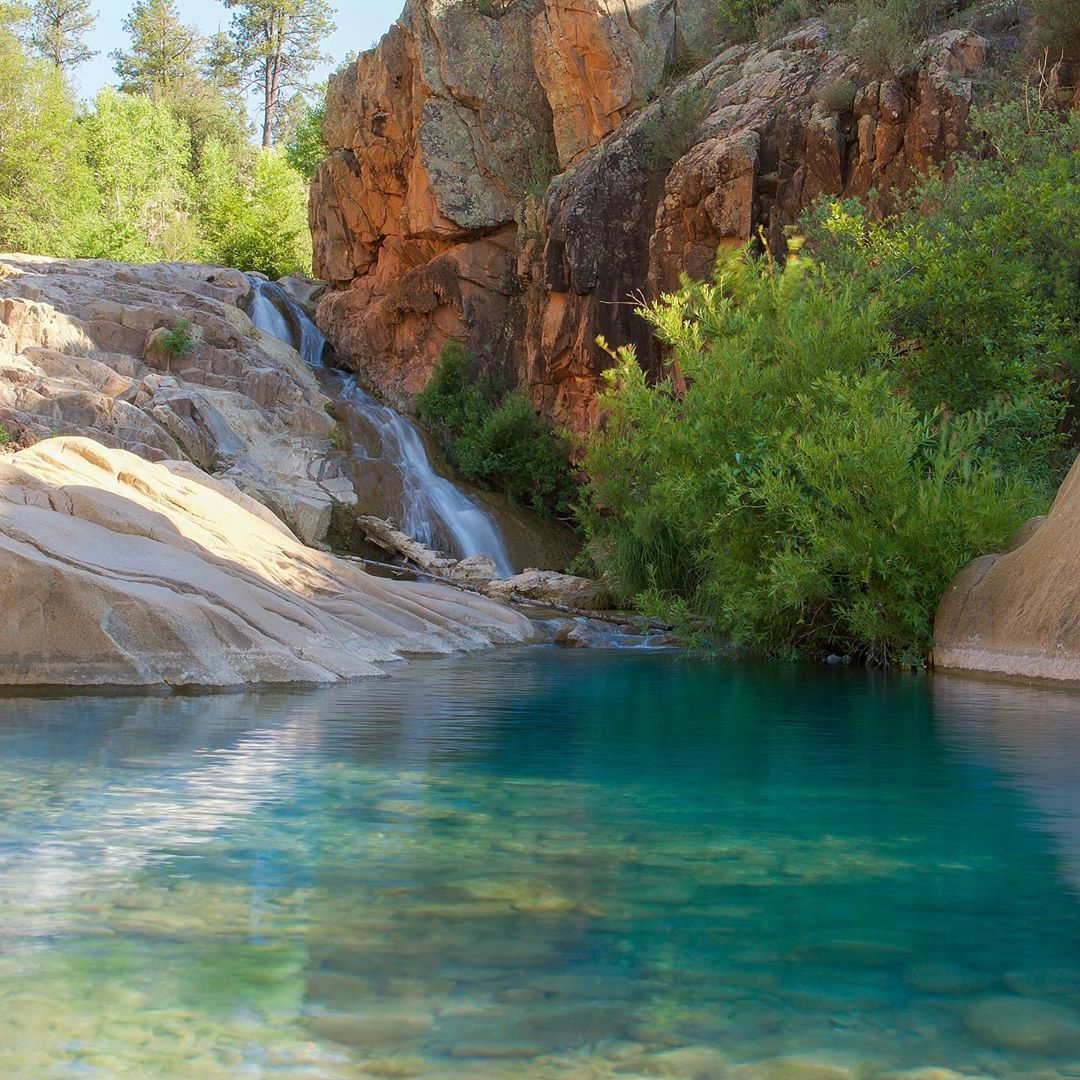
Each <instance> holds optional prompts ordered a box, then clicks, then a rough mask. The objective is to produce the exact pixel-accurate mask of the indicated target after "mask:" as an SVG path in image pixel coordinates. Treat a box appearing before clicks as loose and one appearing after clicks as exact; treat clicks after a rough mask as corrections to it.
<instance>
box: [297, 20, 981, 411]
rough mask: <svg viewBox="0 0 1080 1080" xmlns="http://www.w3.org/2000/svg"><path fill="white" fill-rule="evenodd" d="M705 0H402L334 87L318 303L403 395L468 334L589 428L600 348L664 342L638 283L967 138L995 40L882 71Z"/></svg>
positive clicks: (474, 344) (942, 155)
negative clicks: (639, 311) (647, 315)
mask: <svg viewBox="0 0 1080 1080" xmlns="http://www.w3.org/2000/svg"><path fill="white" fill-rule="evenodd" d="M714 26H715V18H714V5H713V3H712V2H711V0H664V2H660V0H625V2H623V0H619V2H615V0H508V2H506V3H503V4H500V3H499V0H485V2H471V0H409V3H408V4H407V5H406V8H405V11H404V13H403V15H402V17H401V19H400V20H399V21H398V22H397V23H396V24H395V25H394V26H393V27H392V28H391V29H390V31H389V32H388V33H387V34H386V36H385V37H384V38H383V39H382V41H381V42H380V43H379V45H378V46H377V47H376V48H375V49H373V50H371V51H370V52H368V53H365V54H364V55H362V56H361V57H360V58H359V60H358V61H357V62H356V64H355V65H354V66H351V67H350V68H348V69H347V70H345V71H344V72H343V73H341V74H339V75H338V76H336V77H335V78H334V79H333V80H332V81H331V85H330V90H329V95H328V107H327V116H326V123H325V133H326V137H327V141H328V144H329V146H330V148H331V153H330V155H329V157H328V159H327V160H326V161H325V162H324V163H323V165H322V166H321V167H320V169H319V171H318V173H317V175H316V177H315V180H314V183H313V188H312V200H311V227H312V233H313V237H314V244H315V273H316V274H317V275H319V276H320V277H323V278H325V279H327V280H328V281H329V282H330V283H331V288H330V289H329V290H328V291H327V293H326V294H325V295H324V297H323V299H322V300H321V302H320V305H319V312H318V318H319V323H320V326H321V327H322V329H323V331H324V333H325V334H326V336H327V338H328V339H329V341H330V342H331V344H332V345H333V346H334V347H335V349H336V351H337V354H338V357H339V359H340V360H341V361H343V362H344V363H345V364H347V365H348V366H350V367H352V368H354V369H355V370H356V371H357V372H358V373H359V374H360V376H361V378H362V379H363V380H364V381H365V382H366V383H367V384H368V385H369V386H371V387H372V388H373V389H375V390H376V391H377V392H379V393H380V394H381V395H382V396H384V397H385V398H386V399H387V400H389V401H390V402H391V403H393V404H395V405H397V406H399V407H404V408H408V407H409V406H410V404H411V402H412V400H413V399H414V397H415V395H416V394H417V393H418V392H419V391H420V390H421V389H422V388H423V386H424V384H425V383H426V381H427V379H428V377H429V375H430V373H431V370H432V368H433V366H434V364H435V362H436V360H437V359H438V355H439V353H440V351H441V349H442V347H443V345H444V344H445V343H446V341H447V340H448V339H450V338H460V339H462V340H463V341H465V342H466V344H467V345H468V347H469V348H470V349H471V351H472V352H473V353H474V354H475V355H476V357H477V358H478V363H479V364H480V365H481V366H482V368H483V369H484V370H485V371H487V372H489V373H490V374H492V375H494V376H495V377H496V378H498V379H501V380H502V381H504V382H506V383H513V384H520V385H524V386H526V387H527V388H528V391H529V393H530V395H531V397H532V399H533V401H534V402H535V404H536V405H537V407H538V408H539V409H541V411H542V412H544V413H545V414H546V415H548V416H550V417H552V418H554V419H556V420H558V421H559V422H561V423H565V424H567V425H568V426H569V427H570V428H571V429H572V430H574V431H578V432H581V431H584V430H586V429H587V428H588V427H589V426H590V425H591V424H592V423H594V422H595V419H596V404H595V403H596V396H597V393H598V391H599V389H600V387H601V386H602V378H601V373H602V371H603V370H604V368H605V367H606V366H607V364H608V357H607V355H606V354H605V353H604V352H603V350H601V349H600V348H599V347H598V346H597V344H596V338H597V336H598V335H603V336H604V337H606V338H607V339H608V340H609V341H610V342H611V343H613V344H626V343H632V344H634V345H635V346H636V348H637V352H638V357H639V360H640V361H641V362H642V364H643V365H644V366H646V367H647V368H655V366H656V364H657V363H658V355H657V349H656V346H655V343H654V342H653V340H652V338H651V336H650V334H649V332H648V329H647V327H646V326H645V324H644V323H643V321H642V320H641V319H639V318H638V317H637V316H636V315H635V314H634V301H633V299H632V298H634V297H637V296H641V295H645V296H656V295H658V294H659V293H660V292H662V291H663V290H665V289H668V288H671V287H672V286H674V285H675V284H676V283H677V281H678V276H679V274H680V273H681V272H688V273H690V274H692V275H696V276H706V275H707V274H708V273H709V271H710V268H711V266H712V262H713V260H714V258H715V254H716V250H717V248H718V247H720V246H722V245H726V244H741V243H742V242H744V241H745V240H746V239H747V238H749V237H751V236H754V235H757V233H758V230H759V229H760V230H761V231H762V233H763V234H764V235H765V236H766V237H767V238H768V239H770V240H771V241H772V242H773V243H774V244H777V245H781V244H782V243H783V228H784V226H786V225H789V224H791V223H793V222H794V221H796V220H797V218H798V216H799V214H800V212H801V211H802V210H803V209H804V208H805V207H806V206H808V205H809V204H810V203H811V202H812V201H813V200H814V199H815V198H817V197H818V196H820V195H823V194H832V195H851V196H864V195H866V194H867V193H868V192H869V191H871V190H872V189H873V190H875V191H877V192H878V193H879V195H880V196H881V197H882V198H883V200H884V201H885V202H886V204H887V202H888V200H889V199H890V198H893V197H895V195H896V194H897V193H898V192H899V191H901V190H903V189H904V188H905V187H907V186H909V185H910V183H911V181H912V179H913V177H914V176H915V175H916V174H917V173H918V172H920V171H922V170H925V169H926V167H927V166H928V165H930V164H931V163H933V162H945V161H947V160H948V157H949V155H950V153H951V152H952V151H954V150H955V149H957V148H958V147H959V146H961V145H962V143H963V139H964V133H965V129H966V124H967V117H968V112H969V108H970V104H971V100H972V85H971V81H970V77H971V75H972V74H973V73H974V72H976V71H978V70H979V69H980V68H982V67H984V66H985V65H986V63H987V57H988V50H989V46H988V43H987V41H986V40H985V39H984V38H983V37H982V36H980V35H979V34H978V33H976V32H974V31H971V30H952V31H949V32H948V33H946V34H943V35H941V36H940V37H938V38H936V39H934V40H932V41H930V42H927V43H926V45H925V47H924V49H923V50H922V52H921V53H920V55H919V57H918V59H917V61H916V62H915V63H914V64H913V65H912V67H911V69H910V70H908V71H906V72H903V73H901V74H899V75H897V76H896V77H894V78H889V79H877V78H872V77H871V76H869V75H868V74H867V73H865V72H863V71H862V70H861V69H860V67H859V65H858V63H857V62H856V61H855V59H853V58H852V57H851V56H849V55H847V54H846V53H845V52H844V51H843V50H842V48H840V47H839V46H838V44H837V43H836V42H835V41H831V40H830V37H829V34H828V33H827V31H826V28H825V26H824V25H823V24H821V23H818V22H809V23H806V24H804V25H803V26H801V27H800V28H799V29H797V30H796V31H794V32H793V33H791V34H789V35H788V36H787V37H785V38H783V39H782V40H779V41H777V42H775V43H773V44H772V45H770V46H769V47H763V46H759V45H753V46H733V47H726V48H725V47H724V45H723V43H717V42H716V41H715V40H713V38H714V34H715V29H714Z"/></svg>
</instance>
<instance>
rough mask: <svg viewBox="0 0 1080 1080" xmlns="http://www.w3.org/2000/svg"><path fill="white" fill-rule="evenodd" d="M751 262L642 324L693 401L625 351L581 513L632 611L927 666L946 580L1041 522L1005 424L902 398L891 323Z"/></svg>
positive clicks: (862, 304)
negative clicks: (1010, 450) (1003, 454)
mask: <svg viewBox="0 0 1080 1080" xmlns="http://www.w3.org/2000/svg"><path fill="white" fill-rule="evenodd" d="M840 280H841V279H838V278H837V279H834V278H833V277H832V276H830V275H829V274H828V273H826V271H825V270H824V269H822V268H821V267H820V266H818V265H815V264H814V263H813V262H811V261H810V260H808V259H806V258H803V257H801V256H800V255H799V254H795V255H793V256H792V257H791V258H790V259H789V261H788V263H787V265H786V266H785V267H784V268H783V269H781V268H779V267H777V266H776V265H775V264H774V263H773V262H772V261H771V260H769V259H766V260H763V261H760V262H759V261H757V260H755V259H753V258H751V257H750V256H749V255H747V254H746V253H741V254H736V255H728V256H725V257H723V258H722V260H721V262H720V263H719V264H718V270H717V276H716V281H715V283H713V284H701V283H689V282H686V283H684V286H683V288H682V289H681V290H680V291H679V293H678V294H676V295H675V296H670V297H666V298H664V299H663V300H662V301H661V302H659V303H657V304H655V305H652V306H651V307H648V308H646V309H645V310H643V311H642V314H643V316H644V317H645V318H646V319H648V320H649V321H650V322H651V323H652V324H653V326H654V327H655V329H656V331H657V333H658V335H659V336H660V338H661V340H662V341H663V342H665V343H666V344H667V345H668V346H669V347H670V348H671V350H672V355H673V359H674V361H675V363H676V364H677V365H678V368H679V370H680V372H681V374H682V376H683V379H684V380H685V383H686V389H685V391H684V392H681V393H680V392H678V391H677V390H676V387H675V385H674V384H673V382H672V380H671V379H670V378H668V379H665V380H663V381H661V382H660V383H658V384H656V385H650V383H649V382H648V381H647V379H646V377H645V375H644V374H643V373H642V371H641V369H640V368H639V367H638V365H637V363H636V361H635V359H634V356H633V353H632V351H630V350H626V349H623V350H620V351H619V352H618V353H617V364H616V366H615V367H614V368H613V369H612V371H611V372H610V373H609V379H610V388H609V390H608V391H607V393H606V394H605V395H604V397H603V399H602V403H601V404H602V408H603V409H604V410H605V412H606V414H607V422H606V424H605V425H604V427H603V428H602V430H599V431H597V432H594V433H593V435H592V436H591V437H590V439H589V441H588V443H587V446H586V455H585V461H584V465H585V469H586V472H587V473H588V475H589V476H590V477H591V480H590V484H589V491H588V493H589V502H588V505H587V507H586V509H585V510H584V511H583V512H582V519H583V524H584V526H585V529H586V532H587V535H588V537H589V541H590V550H591V553H592V557H593V560H594V561H595V562H596V564H597V566H598V568H599V569H600V570H601V571H605V572H607V574H608V575H609V576H610V577H611V579H612V580H613V581H614V582H615V583H616V584H617V586H618V587H619V588H620V590H621V593H622V598H623V599H624V600H632V601H636V602H637V603H638V604H639V606H641V607H642V608H643V609H644V610H645V611H646V612H648V613H650V614H656V615H660V616H669V617H670V616H671V615H673V614H674V615H676V616H677V615H679V614H680V613H681V614H683V615H686V614H687V613H690V612H693V613H694V614H695V615H697V616H699V617H703V618H705V619H706V620H707V621H708V623H709V624H710V625H711V626H712V627H713V628H714V629H715V630H716V631H717V632H719V633H722V634H724V635H726V636H728V637H730V638H731V639H733V640H736V641H741V642H745V643H749V644H751V645H754V646H757V647H760V648H762V649H765V650H767V651H770V652H774V653H798V652H808V653H811V654H824V653H827V652H838V653H849V654H853V655H857V656H860V657H862V658H864V659H866V660H867V661H869V662H872V663H881V664H884V663H890V662H894V661H902V662H916V661H918V660H919V659H920V658H921V657H923V656H925V654H926V651H927V649H928V647H929V643H930V633H931V619H932V614H933V610H934V606H935V605H936V603H937V599H938V597H939V596H940V595H941V592H942V591H943V589H944V588H945V586H946V584H947V583H948V581H949V580H950V578H951V577H952V576H953V575H954V574H955V573H956V572H957V571H958V570H959V569H960V568H961V567H962V566H963V565H964V564H965V563H966V562H967V561H968V560H970V559H971V558H972V557H973V556H975V555H977V554H981V553H983V552H985V551H988V550H994V549H995V548H999V547H1000V546H1001V545H1003V544H1004V543H1005V542H1006V540H1007V539H1008V538H1009V536H1010V535H1011V533H1012V532H1013V531H1014V530H1015V529H1016V528H1017V526H1018V525H1019V524H1020V523H1021V522H1022V521H1023V520H1025V518H1027V517H1028V516H1030V515H1031V514H1033V513H1035V512H1038V511H1041V510H1042V509H1044V508H1045V503H1046V500H1047V499H1048V496H1049V490H1048V489H1047V488H1045V487H1043V486H1042V485H1040V484H1038V483H1037V482H1036V481H1034V480H1032V479H1031V478H1029V477H1027V476H1024V475H1019V476H1012V477H1009V476H1006V475H1005V474H1004V473H1003V471H1002V470H1001V469H1000V467H999V465H998V463H997V462H996V461H995V460H994V458H993V456H992V454H991V453H989V452H988V451H987V449H986V446H985V441H986V436H987V434H988V432H990V431H992V430H993V429H994V427H995V425H996V424H997V423H998V422H999V421H1000V420H1001V419H1003V418H1006V417H1007V416H1008V414H1009V412H1010V406H1009V405H1008V404H1007V403H1003V404H999V405H997V406H995V407H994V408H992V409H987V410H983V411H979V412H969V413H965V414H954V415H951V416H950V415H948V414H946V413H945V412H944V411H940V410H934V411H928V410H924V409H922V408H920V407H918V406H917V405H916V404H915V403H914V402H912V401H911V400H908V399H906V398H905V396H903V394H902V393H900V390H901V388H902V383H901V379H900V376H899V375H898V374H897V373H896V372H894V370H893V366H894V363H895V361H896V355H895V350H894V346H893V337H892V333H891V332H890V312H889V309H888V308H887V306H886V305H885V304H884V303H882V302H881V301H880V300H878V299H875V298H874V297H873V296H868V295H867V294H866V293H865V292H864V291H863V290H862V289H861V287H860V285H859V284H858V283H855V284H852V283H848V282H845V283H843V284H841V283H840Z"/></svg>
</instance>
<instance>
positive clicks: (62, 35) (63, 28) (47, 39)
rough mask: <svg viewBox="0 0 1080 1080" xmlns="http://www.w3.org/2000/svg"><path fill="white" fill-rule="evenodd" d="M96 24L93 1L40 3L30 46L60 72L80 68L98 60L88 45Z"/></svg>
mask: <svg viewBox="0 0 1080 1080" xmlns="http://www.w3.org/2000/svg"><path fill="white" fill-rule="evenodd" d="M96 21H97V16H96V15H95V14H94V13H93V12H92V11H91V10H90V0H37V3H35V4H34V7H33V11H32V13H31V21H30V44H31V45H32V46H33V48H34V49H35V50H36V51H37V53H38V54H39V55H40V56H43V57H44V58H45V59H46V60H48V61H49V62H50V63H51V64H53V65H54V66H55V67H57V68H60V69H66V68H72V67H77V66H78V65H79V64H84V63H86V61H87V60H89V59H90V58H91V57H92V56H97V52H96V51H95V50H94V49H91V48H90V46H89V45H87V43H86V35H87V34H88V33H89V32H90V31H91V30H92V29H93V27H94V23H95V22H96Z"/></svg>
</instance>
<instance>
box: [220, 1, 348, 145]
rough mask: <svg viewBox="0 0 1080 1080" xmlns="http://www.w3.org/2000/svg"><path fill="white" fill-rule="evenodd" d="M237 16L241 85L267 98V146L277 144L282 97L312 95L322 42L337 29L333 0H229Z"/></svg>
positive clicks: (264, 117)
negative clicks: (300, 93)
mask: <svg viewBox="0 0 1080 1080" xmlns="http://www.w3.org/2000/svg"><path fill="white" fill-rule="evenodd" d="M225 3H226V6H227V7H230V8H233V9H235V10H234V12H233V19H232V28H231V31H230V37H231V39H232V45H233V53H232V63H233V65H234V68H235V71H236V75H237V79H238V82H239V85H241V86H242V87H243V88H244V89H258V91H259V93H260V94H261V96H262V144H263V146H270V145H271V143H272V142H273V135H274V128H275V120H276V117H277V112H278V107H279V105H280V104H281V103H282V95H283V93H284V92H285V91H288V90H301V91H310V90H311V86H310V85H309V84H308V81H307V80H308V76H309V75H310V74H311V72H312V69H313V68H314V67H315V65H316V64H318V63H319V62H320V61H321V60H323V59H324V57H323V54H322V53H321V52H320V51H319V45H320V42H321V41H322V40H323V38H325V37H326V36H327V35H328V34H330V33H332V32H333V30H334V24H333V21H332V20H331V17H330V15H331V7H330V5H329V3H328V2H327V0H225Z"/></svg>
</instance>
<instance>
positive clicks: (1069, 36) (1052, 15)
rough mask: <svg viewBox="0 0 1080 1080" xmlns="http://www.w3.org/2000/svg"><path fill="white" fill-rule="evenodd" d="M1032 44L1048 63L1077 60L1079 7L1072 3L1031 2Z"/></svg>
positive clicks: (1059, 0)
mask: <svg viewBox="0 0 1080 1080" xmlns="http://www.w3.org/2000/svg"><path fill="white" fill-rule="evenodd" d="M1031 10H1032V14H1034V16H1035V24H1036V33H1035V44H1036V46H1037V47H1038V48H1039V49H1040V50H1045V51H1046V52H1047V53H1048V54H1049V56H1050V59H1051V60H1055V61H1056V60H1080V5H1078V4H1077V3H1076V0H1033V2H1032V4H1031Z"/></svg>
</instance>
